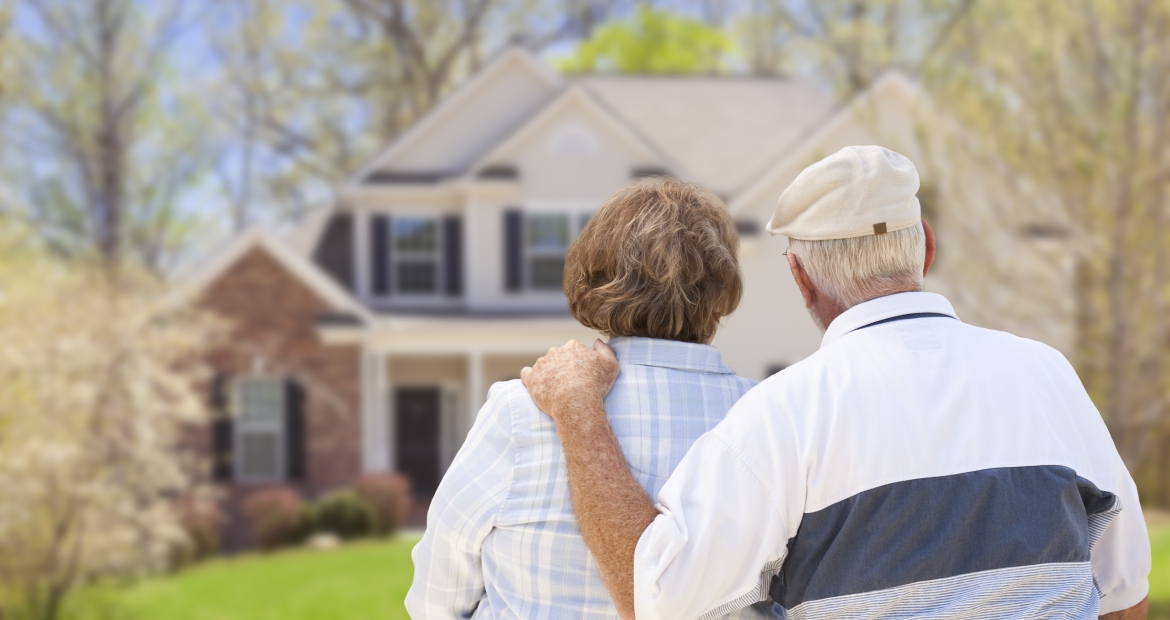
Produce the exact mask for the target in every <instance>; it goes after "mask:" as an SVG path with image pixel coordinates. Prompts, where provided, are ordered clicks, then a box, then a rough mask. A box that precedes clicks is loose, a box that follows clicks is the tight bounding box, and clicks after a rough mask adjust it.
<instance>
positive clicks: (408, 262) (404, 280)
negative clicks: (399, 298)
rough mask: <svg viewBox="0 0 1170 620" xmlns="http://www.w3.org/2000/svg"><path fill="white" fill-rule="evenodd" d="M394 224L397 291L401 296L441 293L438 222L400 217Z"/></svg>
mask: <svg viewBox="0 0 1170 620" xmlns="http://www.w3.org/2000/svg"><path fill="white" fill-rule="evenodd" d="M393 222H394V251H393V252H391V253H390V255H391V257H392V258H393V260H394V284H395V286H394V288H395V290H396V292H398V293H406V294H422V295H429V294H434V293H437V292H438V291H439V261H440V260H441V256H442V255H441V253H440V247H439V245H440V244H439V221H438V220H437V219H435V218H428V217H400V218H395V219H394V220H393Z"/></svg>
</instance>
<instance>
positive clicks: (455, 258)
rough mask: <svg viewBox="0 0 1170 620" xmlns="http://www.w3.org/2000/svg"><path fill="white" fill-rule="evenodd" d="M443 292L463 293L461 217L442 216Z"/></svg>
mask: <svg viewBox="0 0 1170 620" xmlns="http://www.w3.org/2000/svg"><path fill="white" fill-rule="evenodd" d="M443 292H444V293H446V294H448V295H462V294H463V218H462V217H459V216H458V215H448V216H446V217H444V218H443Z"/></svg>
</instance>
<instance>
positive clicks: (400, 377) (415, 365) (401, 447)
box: [321, 314, 598, 505]
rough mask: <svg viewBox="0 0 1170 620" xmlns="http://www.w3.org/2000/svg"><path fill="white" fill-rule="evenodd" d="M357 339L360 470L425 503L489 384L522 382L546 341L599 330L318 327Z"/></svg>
mask: <svg viewBox="0 0 1170 620" xmlns="http://www.w3.org/2000/svg"><path fill="white" fill-rule="evenodd" d="M321 334H322V337H323V338H324V339H325V340H326V341H327V342H333V343H337V344H343V343H345V344H360V346H361V349H362V356H361V401H362V407H361V446H362V468H363V470H364V471H365V472H380V471H398V472H401V473H403V474H405V475H406V476H407V477H409V478H410V480H411V485H412V489H413V494H414V496H415V498H416V500H417V503H419V504H421V505H425V504H426V503H428V502H429V500H430V498H431V496H432V495H433V494H434V491H435V489H436V487H437V486H438V484H439V481H440V480H441V479H442V476H443V474H444V473H445V472H446V471H447V468H448V466H450V464H451V461H452V460H453V459H454V458H455V454H456V453H457V452H458V450H459V448H460V446H462V445H463V441H464V439H465V438H466V437H467V433H468V431H469V430H470V429H471V426H472V424H473V423H474V421H475V417H476V415H477V414H478V413H479V410H480V408H481V407H482V406H483V403H484V402H485V401H486V399H487V393H488V390H489V389H490V387H491V386H492V384H494V383H496V382H499V381H508V380H511V379H518V378H520V369H521V368H523V367H524V366H529V365H531V364H532V363H533V362H534V361H536V359H537V358H539V357H540V356H541V355H543V354H544V353H545V352H546V351H548V349H549V347H553V346H558V345H561V344H564V343H565V342H566V341H568V340H569V339H572V338H575V339H577V340H580V341H581V342H586V343H588V342H592V340H593V339H594V338H596V337H598V334H597V333H596V332H594V331H592V330H589V329H586V328H584V327H582V326H581V325H580V324H578V323H577V322H576V321H575V320H573V319H572V318H571V317H568V316H565V315H564V314H560V315H557V316H552V317H547V316H544V317H542V316H528V317H516V316H509V317H480V318H476V317H410V318H405V317H383V318H381V319H380V320H379V322H378V323H377V324H376V325H373V326H364V327H362V328H357V329H355V328H354V327H349V328H348V329H347V328H345V327H336V326H333V327H323V328H321Z"/></svg>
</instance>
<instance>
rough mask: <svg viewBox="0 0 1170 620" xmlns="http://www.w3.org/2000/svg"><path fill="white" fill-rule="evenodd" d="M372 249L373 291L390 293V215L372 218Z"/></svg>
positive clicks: (378, 293) (383, 293)
mask: <svg viewBox="0 0 1170 620" xmlns="http://www.w3.org/2000/svg"><path fill="white" fill-rule="evenodd" d="M370 250H371V253H372V256H371V257H370V262H371V264H372V271H371V274H370V275H371V276H372V277H373V287H372V289H373V293H374V294H375V295H386V294H389V293H390V216H388V215H375V216H373V217H372V218H370Z"/></svg>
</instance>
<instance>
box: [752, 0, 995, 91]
mask: <svg viewBox="0 0 1170 620" xmlns="http://www.w3.org/2000/svg"><path fill="white" fill-rule="evenodd" d="M971 4H972V0H796V1H793V0H753V1H752V10H751V11H750V12H748V13H746V14H744V15H741V16H740V18H739V19H738V20H737V22H736V28H737V30H738V32H739V35H740V38H741V39H742V40H743V41H744V48H745V51H746V57H747V61H748V70H749V71H750V72H751V73H754V74H757V75H775V74H796V75H802V76H806V77H809V78H811V79H813V80H816V81H823V80H827V81H828V82H829V84H830V85H831V86H832V87H833V88H834V89H835V90H836V91H837V92H838V93H839V94H840V95H841V96H842V97H843V98H845V99H848V98H850V97H852V96H853V95H855V94H856V93H858V92H860V91H862V90H864V89H865V88H866V87H868V86H869V85H870V84H871V83H872V82H873V80H874V79H876V78H877V77H878V76H880V75H881V74H882V73H884V72H885V71H888V70H890V69H899V70H901V71H903V72H904V73H907V74H910V75H917V74H918V72H919V69H920V67H921V64H922V62H923V61H924V60H925V59H926V58H928V57H929V56H930V55H931V54H932V52H933V51H934V49H935V48H936V47H937V46H938V45H939V44H940V42H941V41H944V40H946V38H947V36H948V34H949V33H950V31H951V29H952V28H953V27H954V25H955V24H956V23H958V22H959V21H960V20H961V19H962V17H963V15H964V14H965V13H966V11H967V10H968V8H969V7H970V6H971Z"/></svg>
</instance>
